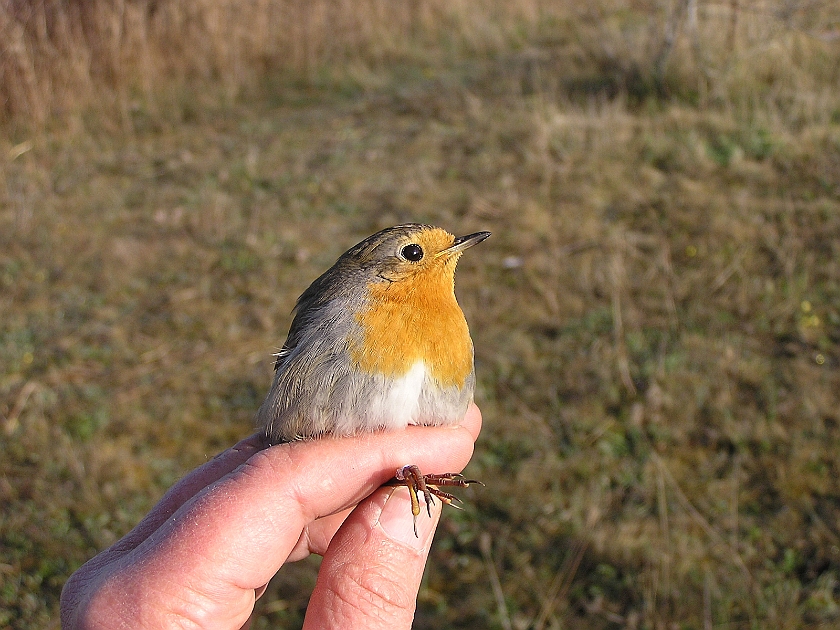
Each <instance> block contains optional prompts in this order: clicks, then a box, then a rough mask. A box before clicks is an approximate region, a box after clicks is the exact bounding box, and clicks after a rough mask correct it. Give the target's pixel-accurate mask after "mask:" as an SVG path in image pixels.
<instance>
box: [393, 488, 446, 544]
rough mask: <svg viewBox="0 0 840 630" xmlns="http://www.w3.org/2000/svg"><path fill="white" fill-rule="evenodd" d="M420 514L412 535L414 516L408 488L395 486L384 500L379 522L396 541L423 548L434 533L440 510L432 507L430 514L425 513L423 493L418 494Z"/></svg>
mask: <svg viewBox="0 0 840 630" xmlns="http://www.w3.org/2000/svg"><path fill="white" fill-rule="evenodd" d="M419 498H420V515H419V516H418V517H417V535H416V536H415V535H414V516H413V515H412V514H411V498H410V497H409V495H408V488H395V489H394V491H393V492H392V493H391V496H389V497H388V500H387V501H385V505H384V507H383V508H382V512H381V513H380V515H379V524H380V525H381V526H382V530H383V531H384V532H385V533H386V534H387V535H388V536H389V537H390V538H392V539H394V540H396V541H397V542H401V543H402V544H404V545H406V546H408V547H411V548H412V549H417V550H418V551H420V550H423V549H425V548H426V546H427V545H428V543H429V541H430V540H431V539H432V536H434V533H435V526H436V525H437V522H438V517H439V515H440V512H439V511H438V510H436V509H432V516H431V518H429V515H428V514H427V513H426V504H425V503H424V502H423V495H422V494H421V495H420V497H419Z"/></svg>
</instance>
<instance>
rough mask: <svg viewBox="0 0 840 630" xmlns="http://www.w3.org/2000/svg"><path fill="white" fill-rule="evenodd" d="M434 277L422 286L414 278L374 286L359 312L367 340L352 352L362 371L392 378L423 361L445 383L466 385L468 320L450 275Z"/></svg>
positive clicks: (470, 355) (469, 351) (470, 354)
mask: <svg viewBox="0 0 840 630" xmlns="http://www.w3.org/2000/svg"><path fill="white" fill-rule="evenodd" d="M429 275H430V276H431V277H428V278H425V281H424V282H423V283H422V285H423V286H422V288H420V287H419V284H421V283H417V282H411V281H402V282H393V283H387V282H386V283H373V284H371V285H370V286H369V301H368V306H367V307H366V308H365V309H363V310H362V311H361V312H360V313H358V314H357V316H356V320H357V321H358V322H359V324H360V326H361V327H362V331H363V335H362V340H361V343H359V344H355V345H354V346H352V347H351V348H350V356H351V358H352V359H353V360H354V361H355V362H356V364H357V366H358V367H359V368H360V369H362V370H365V371H367V372H369V373H381V374H385V375H388V376H402V375H403V374H405V373H406V372H408V371H409V370H410V369H411V367H412V366H413V365H414V364H415V363H416V362H417V361H423V362H424V363H425V364H426V369H427V370H429V372H430V374H431V376H432V377H433V378H434V379H435V380H436V381H437V382H438V383H439V384H440V385H442V386H452V385H455V386H457V387H463V386H464V383H465V381H466V379H467V377H468V376H469V374H470V372H472V369H473V351H472V341H471V340H470V334H469V329H468V328H467V321H466V319H464V313H463V312H462V311H461V307H460V306H458V302H457V301H456V300H455V293H454V291H453V289H452V278H451V274H446V273H434V274H429ZM447 276H449V277H447Z"/></svg>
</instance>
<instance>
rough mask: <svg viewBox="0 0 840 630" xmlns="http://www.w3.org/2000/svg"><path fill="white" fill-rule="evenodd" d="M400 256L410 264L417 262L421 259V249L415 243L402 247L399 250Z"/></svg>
mask: <svg viewBox="0 0 840 630" xmlns="http://www.w3.org/2000/svg"><path fill="white" fill-rule="evenodd" d="M400 255H401V256H402V257H403V258H405V259H406V260H408V261H410V262H417V261H418V260H420V259H421V258H423V248H422V247H420V246H419V245H417V244H416V243H412V244H411V245H406V246H405V247H403V248H402V249H401V250H400Z"/></svg>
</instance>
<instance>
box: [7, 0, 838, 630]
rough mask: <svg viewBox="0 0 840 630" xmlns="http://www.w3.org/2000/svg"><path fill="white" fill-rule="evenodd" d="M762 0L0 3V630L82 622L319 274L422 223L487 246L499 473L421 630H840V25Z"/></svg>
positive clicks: (302, 578)
mask: <svg viewBox="0 0 840 630" xmlns="http://www.w3.org/2000/svg"><path fill="white" fill-rule="evenodd" d="M735 4H736V6H738V8H739V11H738V13H737V19H736V20H735V21H734V33H735V35H736V36H735V37H734V39H732V38H731V37H730V35H731V32H733V31H732V28H733V20H732V13H731V12H730V11H729V8H730V7H731V6H732V5H731V4H730V3H728V2H727V3H723V4H707V3H700V4H698V5H697V19H696V22H695V21H693V18H692V17H691V7H692V4H691V3H685V4H683V3H678V4H677V5H674V6H684V7H685V13H682V14H680V13H676V12H673V11H669V7H661V8H659V5H656V6H654V5H647V4H645V3H640V4H638V5H635V6H631V7H628V6H625V5H623V4H621V3H613V4H611V3H606V2H605V3H602V4H590V5H588V6H587V7H586V8H575V7H576V6H577V5H574V6H565V5H562V4H559V3H557V4H555V3H537V2H534V3H533V4H529V3H527V2H519V3H516V4H515V5H514V4H511V3H507V4H501V3H500V4H494V3H492V2H489V1H487V2H484V3H482V4H481V5H480V6H478V5H467V4H457V3H456V4H454V5H451V7H450V8H444V7H445V6H446V7H449V6H450V5H444V4H443V3H440V4H438V3H436V2H415V3H413V4H408V5H400V6H399V7H397V6H396V5H394V4H393V3H384V2H383V3H381V4H378V3H376V2H370V3H368V4H365V5H364V8H365V11H362V10H361V9H359V8H358V5H350V4H349V3H343V2H332V3H327V2H323V3H315V4H312V5H307V6H312V7H313V8H312V13H309V14H307V15H306V19H305V20H304V19H303V17H301V18H300V19H295V18H294V17H287V18H284V19H285V20H286V22H285V23H286V24H294V25H295V28H291V29H285V27H284V26H283V24H284V22H283V21H282V20H280V19H279V18H277V19H276V20H275V19H270V20H266V19H262V20H256V19H255V16H257V15H261V14H260V13H259V11H268V12H272V11H273V12H274V13H269V15H285V16H294V15H300V16H302V15H303V12H300V13H299V14H295V13H294V12H293V11H294V10H298V11H300V10H301V9H302V7H303V6H304V4H303V3H299V4H294V3H272V2H264V3H251V4H249V5H247V6H246V7H244V8H243V9H242V13H241V15H242V16H243V18H242V21H240V22H237V20H236V19H235V17H236V16H233V17H231V15H230V13H229V11H232V7H233V5H232V4H231V5H230V6H229V7H227V8H224V5H214V6H217V7H222V8H218V9H216V10H215V12H214V11H211V10H210V8H209V7H210V5H209V4H207V5H206V6H205V5H203V4H201V3H199V4H196V5H194V7H195V8H194V9H193V10H192V12H191V13H190V14H189V15H187V14H186V13H184V11H185V9H184V8H183V7H182V6H180V4H179V3H175V2H169V3H160V4H158V5H155V8H154V9H152V6H153V5H151V4H144V3H127V4H125V5H119V4H114V5H108V6H105V4H104V3H103V4H102V5H101V6H100V5H97V4H94V3H91V4H87V3H85V4H84V6H86V7H92V8H91V9H90V10H91V11H93V12H94V14H93V18H95V19H92V22H93V23H92V24H91V23H89V22H88V21H81V22H80V21H78V20H80V19H81V18H78V17H77V18H73V19H71V18H70V17H68V16H70V15H71V14H72V11H74V10H79V7H81V6H82V5H81V4H80V5H68V4H66V3H65V4H62V5H58V4H55V5H50V4H49V3H46V4H39V5H35V8H33V9H30V10H31V11H32V13H31V14H29V15H30V18H31V19H29V20H28V21H27V20H26V19H23V17H25V16H23V17H21V16H22V15H23V14H22V13H21V11H23V8H22V6H23V5H22V4H18V3H7V4H4V5H3V6H2V7H0V33H12V34H13V35H14V33H18V35H15V37H18V39H14V38H13V37H11V36H9V37H4V36H0V42H7V43H6V46H7V48H6V49H5V50H4V56H3V57H2V59H3V61H2V64H3V65H2V72H3V79H2V82H0V89H3V90H4V92H3V95H4V98H5V103H6V117H7V118H6V121H7V127H6V129H7V130H8V133H7V134H6V137H5V138H4V139H3V140H2V141H0V160H2V165H3V168H2V177H0V286H1V287H2V289H0V312H2V313H3V316H2V318H0V366H2V369H1V370H0V414H2V416H0V431H2V439H0V500H2V502H3V505H4V509H3V511H2V513H0V549H2V554H0V626H3V627H6V626H8V627H11V628H15V629H17V628H38V627H43V628H49V627H57V617H56V606H57V598H58V594H59V592H60V588H61V585H62V584H63V581H64V580H65V579H66V577H67V575H68V574H69V573H70V572H71V571H72V570H73V569H74V568H75V567H77V566H78V565H79V564H80V563H81V562H83V561H84V560H85V559H87V558H88V557H90V556H91V555H92V554H94V553H95V552H96V551H97V550H99V549H101V548H103V547H104V546H107V545H108V544H110V543H111V542H113V541H114V540H116V538H118V537H119V536H120V535H121V534H122V533H124V532H125V531H126V530H127V529H128V528H129V527H131V525H132V524H133V523H134V522H136V520H137V519H138V518H139V517H140V516H141V515H142V514H143V513H144V511H145V510H147V509H148V508H149V507H150V506H151V505H152V504H153V502H154V501H155V500H156V499H157V498H158V497H159V496H160V495H161V493H162V492H163V490H165V488H166V487H168V486H169V485H170V484H171V483H172V482H173V481H174V480H175V479H177V478H178V476H179V475H181V474H183V473H184V472H185V471H186V470H188V469H190V468H191V467H193V466H195V465H197V464H199V463H201V462H202V461H204V460H205V459H206V458H207V457H209V456H211V455H213V454H214V453H216V452H218V451H219V450H221V449H223V448H224V447H225V446H227V445H229V444H231V443H232V442H233V441H235V440H236V439H237V438H239V437H241V436H244V435H245V434H247V433H248V432H249V431H250V430H251V418H252V415H253V413H254V410H255V409H256V407H257V406H258V405H259V402H260V400H261V396H262V395H263V393H264V391H265V390H266V388H267V387H268V383H269V378H270V370H271V368H270V363H271V352H272V351H273V350H274V349H275V348H276V347H278V346H279V345H280V344H281V343H282V339H283V334H284V333H285V331H286V329H287V326H288V323H289V312H290V309H291V306H292V304H293V302H294V299H295V297H296V296H297V295H298V294H299V293H300V291H301V290H302V289H303V288H305V286H306V285H307V284H308V283H309V282H310V281H311V280H312V279H313V278H314V277H316V276H317V275H318V273H320V272H321V271H322V270H323V269H324V268H325V267H326V266H328V265H329V264H330V263H331V262H332V261H333V260H334V259H335V257H336V256H337V255H338V254H340V253H341V252H342V251H343V250H344V249H345V248H347V247H348V246H350V245H351V244H353V243H354V242H356V241H357V240H359V239H360V238H362V237H363V236H365V235H367V234H369V233H371V232H373V231H375V230H376V229H377V228H380V227H383V226H385V225H390V224H394V223H397V222H399V221H404V220H422V221H429V222H433V223H438V224H441V225H443V226H445V227H448V228H450V229H451V230H454V231H457V232H464V233H466V232H468V231H475V230H478V229H489V230H491V231H493V232H494V237H493V239H492V240H490V241H488V242H487V244H486V245H485V246H483V247H482V248H481V251H480V252H479V250H476V252H477V254H476V255H475V256H469V257H465V258H464V259H463V261H462V263H461V265H460V267H459V273H458V293H459V299H460V301H461V303H462V305H463V306H464V308H465V310H466V311H467V316H468V319H469V321H470V322H471V326H472V329H473V335H474V339H475V344H476V352H477V367H478V375H479V389H478V392H477V399H478V401H479V403H480V405H481V407H482V409H483V411H484V414H485V420H486V425H485V431H484V433H483V435H482V438H481V440H480V443H479V449H478V451H477V453H476V457H475V459H474V462H473V464H472V465H471V474H473V475H476V476H478V477H479V478H481V479H484V480H485V481H487V482H488V485H489V489H488V490H476V491H472V490H470V491H469V493H468V501H469V508H468V510H467V511H466V512H464V513H456V512H454V511H450V512H449V513H448V514H447V516H446V518H445V519H444V522H443V525H442V528H441V531H440V534H439V538H438V540H437V543H436V547H435V550H434V557H433V560H432V562H431V564H430V567H429V570H428V574H427V579H426V581H425V583H424V586H423V589H422V590H421V597H420V607H419V611H418V617H417V623H416V626H417V627H418V628H427V627H428V628H475V627H500V628H508V627H510V628H541V629H546V628H563V627H569V626H572V627H583V628H612V627H627V628H672V627H685V628H700V627H703V628H712V627H728V628H757V627H772V628H799V627H820V626H822V627H830V626H834V625H836V624H837V623H838V622H840V528H838V523H840V507H838V506H840V501H838V499H840V482H838V479H840V470H838V459H837V453H838V452H840V411H839V410H840V393H838V392H840V371H838V368H840V351H838V342H840V306H839V305H840V264H838V262H837V261H838V259H840V92H838V90H837V89H836V86H837V84H838V72H840V70H838V68H840V64H838V58H840V52H839V51H838V47H837V46H838V43H837V42H834V41H830V34H831V33H832V32H833V31H832V29H836V28H837V25H838V22H837V18H836V15H832V13H831V11H835V9H834V8H833V4H832V3H825V4H822V5H820V4H808V5H804V4H803V5H801V6H799V5H786V6H789V7H793V8H794V9H796V8H797V7H798V8H799V9H801V10H799V11H789V12H788V13H787V14H783V13H781V12H780V11H781V9H779V7H781V5H778V7H777V6H776V5H774V4H772V3H767V4H765V5H763V6H759V5H756V4H752V3H750V4H747V3H744V2H741V3H735ZM27 6H28V5H27ZM112 6H113V7H116V8H114V9H113V11H115V13H110V11H111V10H112V9H111V7H112ZM55 7H65V8H66V7H69V8H67V11H68V13H67V15H66V16H65V17H66V20H65V22H63V23H62V24H64V25H63V26H61V24H59V22H60V20H59V21H58V22H56V24H58V26H56V24H53V26H51V27H50V28H47V29H46V30H45V31H38V28H36V26H37V24H38V19H35V18H37V17H38V16H39V15H41V14H39V13H38V12H39V11H42V12H48V11H49V10H55ZM73 7H76V9H74V8H73ZM353 7H356V10H355V11H354V10H353ZM412 7H413V9H412ZM671 8H673V7H671ZM805 8H808V11H805V10H804V9H805ZM777 9H778V10H777ZM120 11H121V13H120ZM389 11H393V13H388V12H389ZM226 12H228V13H226ZM277 12H279V13H277ZM283 12H285V13H283ZM46 14H47V13H44V15H46ZM444 14H445V17H446V19H445V20H444V19H443V17H441V16H442V15H444ZM238 15H239V14H237V16H238ZM362 15H363V16H365V17H366V18H369V19H366V20H365V23H364V25H365V28H367V29H368V30H364V29H361V30H360V29H358V28H355V27H351V26H352V20H357V21H358V20H359V16H362ZM108 16H111V17H108ZM114 16H122V17H121V18H120V19H119V20H118V19H117V18H115V17H114ZM143 16H145V17H143ZM161 16H168V17H166V19H164V18H163V17H161ZM226 16H227V17H226ZM371 16H373V17H371ZM673 16H676V17H673ZM246 17H247V22H246ZM467 17H469V18H470V19H469V20H467ZM3 20H5V21H3ZM73 20H77V22H74V21H73ZM41 21H42V22H43V20H41ZM82 23H84V24H87V25H88V30H87V31H85V33H83V34H80V31H79V30H78V26H79V24H82ZM246 23H247V24H262V25H265V26H264V28H265V29H267V30H266V31H265V32H261V31H260V30H259V29H256V30H254V31H249V30H247V29H245V28H244V26H242V25H244V24H246ZM338 23H340V24H347V26H345V27H342V28H336V29H334V30H335V32H336V33H337V34H338V35H337V36H336V37H335V38H332V39H327V38H325V37H324V33H326V32H333V31H328V30H326V26H324V25H325V24H338ZM137 24H142V25H143V29H139V28H138V27H136V25H137ZM669 24H673V25H674V28H673V29H672V30H673V32H674V33H675V37H674V39H673V42H672V44H669V43H668V42H669V37H668V33H669V29H670V28H671V27H669V26H668V25H669ZM97 25H98V26H97ZM126 25H135V26H132V27H131V28H127V27H126ZM176 25H177V27H178V29H180V30H178V31H177V32H178V33H179V36H180V37H181V38H182V41H181V42H180V43H179V44H178V45H177V46H176V43H173V42H175V40H177V39H178V38H173V37H172V33H175V32H176V28H175V27H176ZM305 25H308V26H305ZM221 26H225V29H222V28H221ZM59 27H60V28H59ZM677 27H678V28H677ZM8 29H12V30H8ZM14 29H18V30H17V31H15V30H14ZM27 29H29V30H27ZM62 29H63V30H62ZM74 29H75V30H74ZM167 29H169V30H167ZM213 29H215V30H213ZM272 29H276V31H275V30H272ZM306 29H309V30H306ZM222 30H224V32H225V35H224V36H223V37H222V36H220V35H219V33H220V32H221V31H222ZM62 33H63V34H62ZM91 33H93V34H94V35H95V36H94V35H91ZM167 33H168V34H167ZM290 33H291V34H290ZM351 34H353V36H354V37H356V38H357V39H356V40H352V41H351V40H350V39H347V38H350V35H351ZM106 35H107V37H106ZM279 35H283V36H284V37H283V38H280V37H279ZM108 37H111V39H108ZM62 38H64V39H62ZM15 41H17V42H22V44H21V45H22V48H21V47H20V46H18V48H16V49H14V50H12V52H13V53H14V54H10V53H9V50H10V49H11V48H10V47H11V44H10V43H9V42H15ZM80 41H81V42H82V44H79V42H80ZM92 41H93V42H98V46H99V47H98V48H96V50H97V51H98V52H97V53H96V54H94V53H92V52H90V51H91V50H93V49H92V48H91V49H90V50H88V49H87V48H86V46H87V47H88V48H90V44H91V42H92ZM62 42H63V43H62ZM304 42H306V46H304V45H303V43H304ZM257 44H259V45H257ZM178 46H180V47H178ZM51 47H52V48H51ZM15 50H16V51H17V52H15ZM50 50H53V53H49V51H50ZM85 50H88V52H85ZM21 51H23V52H21ZM295 51H297V52H295ZM48 53H49V54H52V55H53V56H49V54H48ZM15 55H18V56H15ZM27 55H29V56H28V57H27ZM86 55H87V57H86ZM109 55H111V56H110V57H109ZM27 59H28V61H27ZM260 59H262V60H263V61H262V62H260V63H262V65H260V63H258V61H259V60H260ZM10 60H11V61H10ZM117 61H119V63H117ZM62 64H67V66H66V67H65V66H64V65H62ZM18 67H20V68H24V69H25V68H30V70H31V73H30V74H29V75H26V72H24V70H20V71H18V70H15V68H18ZM10 68H11V69H10ZM67 68H71V69H72V68H76V70H75V71H74V72H76V73H77V74H73V73H72V72H70V73H69V74H68V73H67V72H69V71H67V72H66V70H67ZM59 70H60V71H59ZM16 72H17V73H18V74H15V73H16ZM27 77H28V78H27ZM301 77H303V78H308V80H307V81H303V82H301V81H300V78H301ZM323 77H327V80H323V81H322V80H321V78H323ZM62 81H64V82H65V84H62ZM26 85H29V86H31V90H30V91H29V92H27V91H26V90H28V89H30V88H25V86H26ZM62 85H64V87H62ZM21 86H24V87H21ZM245 96H247V98H245ZM15 99H17V100H15ZM27 99H30V100H27ZM92 100H96V101H97V105H96V107H92V106H91V101H92ZM56 114H58V115H59V119H58V120H61V121H64V123H65V124H62V125H56V124H55V123H54V122H53V121H55V120H56V119H55V118H53V116H55V115H56ZM66 123H69V124H66ZM38 127H40V129H41V130H40V131H39V132H38V133H34V132H32V131H31V130H32V129H35V128H38ZM27 129H28V130H30V131H27ZM49 129H52V131H49ZM312 575H313V564H312V563H309V564H307V563H303V564H301V565H300V566H296V567H291V568H290V569H284V571H282V572H281V574H280V575H279V576H278V578H277V580H276V583H275V584H274V585H273V586H272V593H271V594H270V597H266V598H264V600H262V604H261V605H263V606H264V608H263V611H262V612H263V617H262V618H261V619H260V621H259V627H268V626H269V625H273V626H277V625H281V626H282V625H286V626H293V625H294V624H295V623H297V622H299V619H300V615H301V614H302V611H303V610H304V607H305V602H306V597H307V595H308V591H307V589H308V588H309V587H310V586H311V580H312Z"/></svg>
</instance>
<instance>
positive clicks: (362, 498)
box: [61, 405, 481, 630]
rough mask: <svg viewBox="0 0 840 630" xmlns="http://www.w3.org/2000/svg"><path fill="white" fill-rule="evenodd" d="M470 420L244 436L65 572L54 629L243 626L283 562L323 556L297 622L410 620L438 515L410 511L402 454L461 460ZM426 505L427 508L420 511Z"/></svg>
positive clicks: (473, 431) (449, 463) (430, 467)
mask: <svg viewBox="0 0 840 630" xmlns="http://www.w3.org/2000/svg"><path fill="white" fill-rule="evenodd" d="M480 429H481V412H480V411H479V410H478V407H476V406H475V405H472V406H471V407H470V409H469V410H468V411H467V415H466V417H465V418H464V421H463V423H462V424H461V425H460V426H458V427H454V428H452V427H447V428H443V427H408V428H407V429H405V430H403V431H391V432H383V433H375V434H366V435H360V436H356V437H352V438H329V437H328V438H324V439H319V440H310V441H301V442H293V443H288V444H280V445H278V446H274V447H271V448H267V449H266V448H263V445H262V443H261V439H260V438H259V436H256V435H254V436H251V437H250V438H247V439H245V440H243V441H242V442H240V443H239V444H237V445H236V446H234V447H232V448H230V449H228V450H227V451H225V452H223V453H221V454H220V455H219V456H217V457H216V458H215V459H213V460H211V461H209V462H208V463H206V464H204V465H203V466H201V467H199V468H197V469H195V470H194V471H192V472H191V473H190V474H188V475H187V476H186V477H184V478H183V479H182V480H181V481H179V482H178V483H177V484H175V485H174V486H173V487H172V488H171V489H170V490H169V491H168V492H167V493H166V494H165V495H164V497H163V498H162V499H161V501H160V502H159V503H158V504H157V505H156V506H155V508H154V509H153V510H152V511H151V512H150V513H149V514H148V515H147V516H146V517H145V518H144V519H143V520H142V521H141V522H140V523H139V524H138V525H137V527H135V528H134V529H133V530H132V531H131V532H129V533H128V534H127V535H126V536H125V537H124V538H122V539H121V540H120V541H119V542H117V543H116V544H115V545H114V546H112V547H110V548H109V549H106V550H105V551H103V552H102V553H100V554H99V555H97V556H96V557H94V558H93V559H92V560H90V561H89V562H88V563H87V564H85V565H84V566H82V567H81V568H80V569H79V570H78V571H76V573H74V574H73V575H72V576H70V579H69V580H68V582H67V584H66V585H65V587H64V591H63V592H62V595H61V620H62V627H63V628H65V630H81V629H90V628H108V629H113V628H123V627H126V628H127V627H130V628H184V627H189V628H201V629H209V628H225V629H228V628H242V627H247V626H248V624H249V619H250V616H251V614H252V612H253V609H254V602H255V601H256V600H257V598H259V596H260V595H262V593H263V591H264V590H265V587H266V585H267V583H268V581H269V580H270V579H271V577H272V576H273V575H274V574H275V573H276V572H277V570H278V569H279V568H280V567H281V566H282V565H283V564H285V563H286V562H294V561H296V560H300V559H302V558H305V557H306V556H308V555H309V554H310V553H316V554H320V555H323V556H324V560H323V562H322V563H321V567H320V570H319V573H318V579H317V582H316V585H315V590H314V591H313V594H312V597H311V599H310V602H309V606H308V608H307V613H306V620H305V622H304V628H388V629H389V630H398V629H400V628H409V627H410V626H411V621H412V619H413V617H414V609H415V605H416V599H417V591H418V589H419V587H420V580H421V578H422V575H423V569H424V567H425V563H426V559H427V557H428V554H429V549H430V547H431V542H432V537H433V535H434V530H435V528H436V527H437V522H438V519H439V517H440V509H441V507H440V506H441V504H440V502H439V501H438V502H436V504H435V506H434V507H433V509H432V518H431V519H429V518H427V517H426V516H425V515H424V514H421V516H420V517H419V518H418V519H417V532H418V534H419V537H415V535H414V527H413V517H412V514H411V507H410V503H409V497H408V492H407V489H406V488H397V489H394V488H383V487H381V486H382V484H383V483H385V482H386V481H388V480H389V479H390V478H392V477H393V475H394V471H395V470H396V469H397V468H398V467H399V466H402V465H404V464H405V463H407V462H410V463H414V464H417V465H419V466H420V468H421V469H422V470H424V471H432V472H434V471H450V470H462V469H463V468H464V466H466V464H467V462H468V461H469V459H470V457H471V455H472V449H473V442H474V441H475V439H476V438H477V437H478V432H479V431H480ZM424 511H425V510H424Z"/></svg>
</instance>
